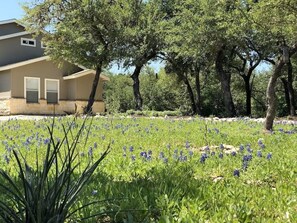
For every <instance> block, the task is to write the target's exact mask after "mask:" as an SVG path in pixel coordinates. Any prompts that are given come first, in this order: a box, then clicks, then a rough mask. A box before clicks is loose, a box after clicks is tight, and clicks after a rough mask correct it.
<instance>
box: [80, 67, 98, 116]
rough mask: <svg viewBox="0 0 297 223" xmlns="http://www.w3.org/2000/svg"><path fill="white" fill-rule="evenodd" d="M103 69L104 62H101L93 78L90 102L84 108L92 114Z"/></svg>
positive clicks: (85, 111)
mask: <svg viewBox="0 0 297 223" xmlns="http://www.w3.org/2000/svg"><path fill="white" fill-rule="evenodd" d="M101 71H102V62H100V63H99V64H98V65H97V67H96V74H95V78H94V80H93V85H92V90H91V93H90V96H89V100H88V104H87V106H86V107H85V108H84V114H91V113H92V107H93V104H94V101H95V95H96V91H97V86H98V83H99V80H100V74H101Z"/></svg>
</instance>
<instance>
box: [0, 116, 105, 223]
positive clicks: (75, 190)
mask: <svg viewBox="0 0 297 223" xmlns="http://www.w3.org/2000/svg"><path fill="white" fill-rule="evenodd" d="M85 120H86V119H85ZM54 124H55V123H54V120H53V123H52V126H54ZM75 124H76V122H75V121H73V122H72V123H71V124H70V126H69V127H68V128H67V129H66V128H64V127H63V134H64V137H63V139H62V140H61V141H58V142H57V141H56V140H55V139H54V129H53V128H52V129H50V128H48V131H49V135H50V138H49V139H48V144H47V149H46V154H45V157H42V158H41V156H40V155H39V152H38V151H37V150H36V157H35V159H36V166H35V168H33V167H31V166H30V164H29V163H28V161H27V160H26V159H25V157H24V156H23V155H22V152H21V151H20V150H16V149H14V150H13V151H12V152H13V156H14V158H15V160H16V167H17V173H18V177H17V178H15V176H14V175H10V174H9V173H8V171H6V170H4V169H1V170H0V176H1V178H0V188H1V190H2V192H3V193H4V194H5V200H2V201H1V202H0V216H1V218H2V220H3V221H4V222H14V223H25V222H31V223H45V222H47V223H50V222H56V223H64V222H66V221H68V220H69V219H73V215H74V214H75V213H76V212H77V211H79V210H81V209H84V208H86V207H88V206H89V205H94V204H95V202H94V203H93V202H91V203H84V204H82V205H81V206H79V207H78V208H74V207H75V206H76V202H77V201H78V200H79V196H80V195H81V193H82V189H84V187H85V186H86V184H87V183H89V181H90V177H91V176H92V175H93V173H94V172H95V170H96V169H97V167H98V166H99V164H100V163H101V162H102V160H103V159H104V158H105V157H106V155H107V154H108V153H109V149H107V150H106V151H105V152H104V153H103V154H102V155H101V157H100V158H98V159H96V160H95V161H94V162H93V163H91V162H89V163H88V164H87V165H86V167H85V168H84V169H81V172H80V174H79V175H77V172H76V171H77V169H78V168H83V167H82V166H81V165H82V164H81V163H80V162H79V160H78V154H77V144H78V142H79V141H80V140H82V137H81V135H82V131H84V129H85V121H84V122H83V124H82V125H81V127H80V129H79V130H78V132H77V134H76V135H73V133H72V126H73V125H75ZM87 138H88V136H87V137H86V139H87ZM83 218H86V219H87V218H88V216H84V217H83Z"/></svg>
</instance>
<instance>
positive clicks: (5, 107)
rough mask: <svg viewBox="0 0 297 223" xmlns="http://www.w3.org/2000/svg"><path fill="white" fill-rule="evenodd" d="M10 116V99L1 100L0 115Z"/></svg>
mask: <svg viewBox="0 0 297 223" xmlns="http://www.w3.org/2000/svg"><path fill="white" fill-rule="evenodd" d="M9 114H10V99H4V100H2V99H0V115H9Z"/></svg>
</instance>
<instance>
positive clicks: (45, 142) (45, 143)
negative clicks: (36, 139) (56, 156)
mask: <svg viewBox="0 0 297 223" xmlns="http://www.w3.org/2000/svg"><path fill="white" fill-rule="evenodd" d="M65 141H66V140H65ZM43 143H44V145H47V144H49V143H50V139H49V138H47V139H45V140H44V141H43Z"/></svg>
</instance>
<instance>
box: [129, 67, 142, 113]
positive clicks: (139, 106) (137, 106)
mask: <svg viewBox="0 0 297 223" xmlns="http://www.w3.org/2000/svg"><path fill="white" fill-rule="evenodd" d="M141 68H142V65H141V66H140V65H137V66H136V67H135V70H134V72H133V74H132V76H131V78H132V79H133V93H134V100H135V109H136V110H142V97H141V94H140V90H139V88H140V87H139V74H140V71H141Z"/></svg>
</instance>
